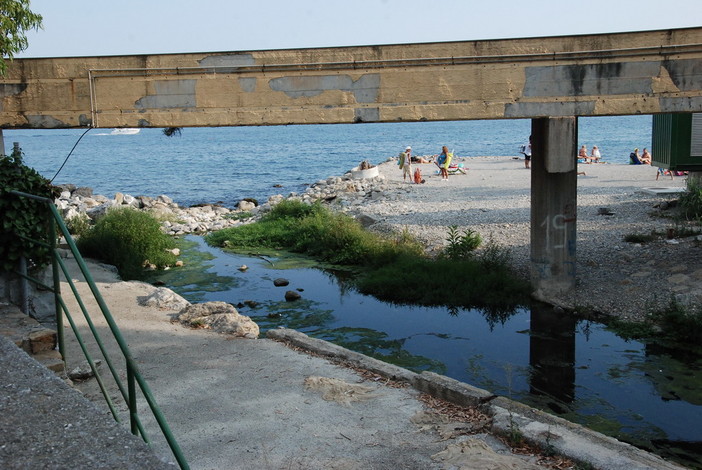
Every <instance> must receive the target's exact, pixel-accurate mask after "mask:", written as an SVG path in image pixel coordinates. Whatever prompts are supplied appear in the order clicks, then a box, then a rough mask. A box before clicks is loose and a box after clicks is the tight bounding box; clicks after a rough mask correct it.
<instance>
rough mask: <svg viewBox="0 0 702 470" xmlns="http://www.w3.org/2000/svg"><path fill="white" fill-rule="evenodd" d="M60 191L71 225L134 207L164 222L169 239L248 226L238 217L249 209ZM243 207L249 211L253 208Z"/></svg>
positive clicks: (64, 188) (62, 207)
mask: <svg viewBox="0 0 702 470" xmlns="http://www.w3.org/2000/svg"><path fill="white" fill-rule="evenodd" d="M60 188H61V194H60V196H59V197H58V198H57V199H56V201H55V204H56V207H57V208H58V210H59V212H60V213H61V215H62V217H63V218H64V220H66V221H68V222H70V221H72V220H75V219H76V218H77V219H81V218H85V217H88V218H89V219H91V220H92V221H95V220H97V219H99V218H100V217H101V216H103V215H104V214H105V213H106V212H107V211H108V210H109V209H112V208H119V207H131V208H133V209H138V210H143V211H148V212H150V213H151V214H153V215H154V216H155V217H156V218H157V219H158V220H160V221H161V226H162V228H163V230H164V232H166V233H168V234H169V235H185V234H189V233H206V232H211V231H216V230H221V229H223V228H227V227H231V226H235V225H238V224H242V223H244V222H242V221H239V220H237V217H236V214H237V213H240V214H241V213H243V212H245V209H240V208H238V209H228V208H226V207H222V206H219V205H216V204H203V205H198V206H193V207H180V206H179V205H178V204H177V203H175V202H173V200H172V199H171V198H170V197H168V196H165V195H162V196H158V197H155V198H153V197H148V196H136V197H135V196H131V195H129V194H122V193H117V194H115V197H114V198H113V199H109V198H107V197H106V196H102V195H93V191H92V189H91V188H77V187H75V186H72V185H64V186H61V187H60ZM242 205H243V206H244V207H245V208H246V209H248V208H249V207H250V206H248V205H246V204H242ZM251 206H253V204H251Z"/></svg>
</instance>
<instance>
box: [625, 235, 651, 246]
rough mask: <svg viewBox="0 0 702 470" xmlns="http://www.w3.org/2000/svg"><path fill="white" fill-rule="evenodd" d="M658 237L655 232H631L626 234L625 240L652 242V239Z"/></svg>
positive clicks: (642, 242) (630, 241)
mask: <svg viewBox="0 0 702 470" xmlns="http://www.w3.org/2000/svg"><path fill="white" fill-rule="evenodd" d="M657 238H658V237H656V236H655V235H654V234H645V233H630V234H627V235H624V241H625V242H627V243H641V244H644V243H650V242H652V241H655V240H656V239H657Z"/></svg>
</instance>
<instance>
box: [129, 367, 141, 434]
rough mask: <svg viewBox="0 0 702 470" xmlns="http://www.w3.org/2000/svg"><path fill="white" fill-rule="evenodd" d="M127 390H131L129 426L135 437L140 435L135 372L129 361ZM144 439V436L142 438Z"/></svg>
mask: <svg viewBox="0 0 702 470" xmlns="http://www.w3.org/2000/svg"><path fill="white" fill-rule="evenodd" d="M127 390H129V400H128V403H129V426H130V428H131V431H132V434H134V435H135V436H138V435H139V427H138V426H137V419H136V414H137V400H136V385H135V383H134V370H133V369H132V365H131V364H130V361H129V359H127ZM142 438H143V436H142Z"/></svg>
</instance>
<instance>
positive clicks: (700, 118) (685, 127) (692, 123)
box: [651, 113, 702, 171]
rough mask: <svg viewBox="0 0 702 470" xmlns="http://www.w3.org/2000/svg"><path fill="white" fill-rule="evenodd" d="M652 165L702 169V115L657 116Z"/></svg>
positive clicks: (680, 168) (677, 169)
mask: <svg viewBox="0 0 702 470" xmlns="http://www.w3.org/2000/svg"><path fill="white" fill-rule="evenodd" d="M652 160H653V161H652V163H651V164H652V165H653V166H658V167H660V168H665V169H668V170H673V171H702V114H700V113H696V114H692V113H676V114H654V115H653V148H652Z"/></svg>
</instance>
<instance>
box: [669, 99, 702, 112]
mask: <svg viewBox="0 0 702 470" xmlns="http://www.w3.org/2000/svg"><path fill="white" fill-rule="evenodd" d="M658 103H659V105H660V108H661V112H663V113H699V112H702V96H692V97H690V96H683V97H671V98H660V99H659V100H658Z"/></svg>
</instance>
